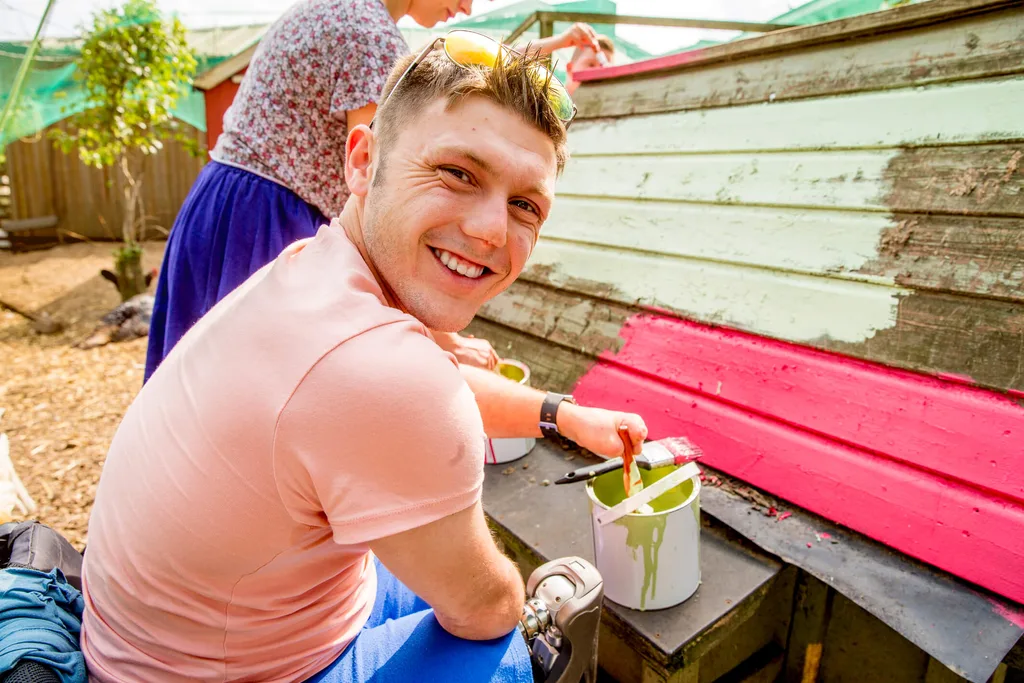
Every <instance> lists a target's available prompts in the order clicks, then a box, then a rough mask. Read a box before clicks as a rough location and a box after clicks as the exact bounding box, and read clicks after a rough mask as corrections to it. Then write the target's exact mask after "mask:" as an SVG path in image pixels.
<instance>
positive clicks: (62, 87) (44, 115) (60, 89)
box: [0, 43, 223, 147]
mask: <svg viewBox="0 0 1024 683" xmlns="http://www.w3.org/2000/svg"><path fill="white" fill-rule="evenodd" d="M27 49H28V48H27V46H26V45H22V44H17V43H0V110H2V109H3V107H4V106H6V104H7V98H8V97H10V95H11V87H12V86H13V84H14V77H15V75H16V74H17V72H18V67H19V66H20V65H21V62H22V60H23V59H24V58H25V52H26V51H27ZM77 56H78V50H77V49H76V48H75V47H70V46H69V47H63V48H57V49H52V48H47V49H42V50H39V51H37V52H36V55H35V58H34V59H33V60H32V65H31V66H30V67H29V72H28V76H27V77H26V79H25V83H24V85H23V86H22V90H21V94H20V96H19V97H18V100H17V102H16V104H15V108H14V111H13V114H12V116H11V119H10V121H8V123H7V126H6V132H5V133H3V134H2V135H0V147H2V146H4V145H7V144H8V143H10V142H12V141H14V140H18V139H21V138H31V137H34V136H37V135H39V134H40V133H41V131H42V130H44V129H45V128H47V127H48V126H51V125H53V124H54V123H57V122H58V121H61V120H62V119H65V118H67V117H68V116H71V115H72V114H75V113H77V112H79V111H82V110H83V109H84V108H85V104H86V101H85V100H86V98H85V91H84V89H83V88H82V85H81V83H80V82H79V81H78V80H76V79H75V65H74V60H75V58H76V57H77ZM221 59H223V57H220V58H215V59H206V60H202V59H200V60H199V61H200V66H199V69H198V71H199V72H200V73H201V72H202V71H204V70H206V69H209V68H210V67H211V66H213V64H215V63H216V62H217V61H220V60H221ZM183 93H184V94H183V97H182V99H180V100H178V105H177V107H176V108H175V117H176V118H178V119H181V120H182V121H184V122H185V123H187V124H189V125H190V126H194V127H196V128H198V129H199V130H203V131H205V130H206V105H205V102H204V100H203V95H202V93H200V92H195V91H193V90H192V89H191V88H185V89H184V90H183Z"/></svg>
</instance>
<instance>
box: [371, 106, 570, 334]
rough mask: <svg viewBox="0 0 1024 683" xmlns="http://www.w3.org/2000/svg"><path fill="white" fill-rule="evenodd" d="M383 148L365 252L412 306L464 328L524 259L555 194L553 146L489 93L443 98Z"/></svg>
mask: <svg viewBox="0 0 1024 683" xmlns="http://www.w3.org/2000/svg"><path fill="white" fill-rule="evenodd" d="M378 153H379V152H378ZM385 154H386V158H385V160H384V163H383V168H382V167H381V162H380V159H377V160H376V161H375V162H374V165H375V167H376V168H377V169H378V173H379V175H378V176H377V177H375V179H374V182H373V183H372V185H371V186H370V188H369V191H368V193H367V195H366V202H365V213H364V216H365V224H364V226H363V236H364V240H365V245H366V250H367V253H368V255H369V257H370V260H371V261H372V263H373V265H374V267H375V268H376V269H377V272H378V273H379V274H380V276H381V277H382V278H383V279H384V281H385V282H386V283H387V285H388V286H389V287H390V289H391V290H392V292H393V293H394V294H395V296H397V297H398V299H399V302H400V303H401V305H402V307H403V308H404V309H405V310H407V311H408V312H409V313H411V314H412V315H413V316H415V317H416V318H417V319H419V320H420V321H421V322H422V323H423V324H425V325H426V326H427V327H429V328H431V329H434V330H438V331H442V332H456V331H459V330H461V329H463V328H464V327H465V326H466V325H468V324H469V322H470V321H471V320H472V319H473V316H475V315H476V313H477V311H478V310H479V308H480V306H481V305H483V303H484V302H485V301H487V300H488V299H491V298H492V297H494V296H496V295H497V294H499V293H500V292H502V291H503V290H504V289H505V288H506V287H508V286H509V284H511V283H512V281H513V280H515V279H516V277H518V275H519V273H520V272H522V270H523V267H524V266H525V265H526V260H527V259H528V258H529V256H530V253H531V252H532V251H533V247H534V245H535V244H536V242H537V237H538V234H539V233H540V228H541V225H542V224H543V222H544V220H545V218H546V217H547V215H548V212H549V211H550V209H551V202H552V199H553V197H554V186H555V178H556V169H557V159H556V155H555V146H554V143H553V142H552V141H551V139H550V138H548V137H547V135H545V134H544V133H542V132H541V131H539V130H538V129H536V128H535V127H533V126H531V125H529V124H528V123H526V122H525V121H523V120H522V119H521V118H520V117H519V116H517V115H515V114H513V113H511V112H509V111H507V110H505V109H503V108H502V107H499V106H498V105H496V104H494V103H493V102H491V101H490V100H487V99H486V98H483V97H470V98H468V99H466V100H465V101H463V102H461V103H459V104H457V105H456V106H454V107H452V108H451V110H450V111H445V101H444V100H443V99H438V100H436V101H434V102H433V103H432V104H431V105H429V106H428V107H426V108H424V110H423V111H422V112H421V113H420V114H419V115H418V116H417V117H416V118H415V119H413V120H412V121H411V122H410V123H409V124H408V125H407V126H406V127H405V128H404V129H403V130H402V131H401V132H399V134H398V135H397V138H396V139H395V141H394V143H393V144H392V145H391V147H390V149H388V150H387V151H386V152H385Z"/></svg>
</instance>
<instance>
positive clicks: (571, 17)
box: [538, 11, 794, 33]
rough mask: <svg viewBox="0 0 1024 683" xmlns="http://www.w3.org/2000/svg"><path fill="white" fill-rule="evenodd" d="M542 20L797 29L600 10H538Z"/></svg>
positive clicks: (715, 28)
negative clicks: (605, 12)
mask: <svg viewBox="0 0 1024 683" xmlns="http://www.w3.org/2000/svg"><path fill="white" fill-rule="evenodd" d="M538 19H539V21H552V22H554V21H561V22H568V23H574V22H577V21H581V22H583V23H586V24H606V25H623V24H625V25H627V26H628V25H632V26H667V27H671V28H702V29H707V30H713V31H749V32H751V33H768V32H770V31H778V30H780V29H784V28H793V26H794V25H793V24H773V23H770V22H754V21H722V20H717V19H686V18H681V17H643V16H638V15H635V14H602V13H598V12H558V11H554V12H538Z"/></svg>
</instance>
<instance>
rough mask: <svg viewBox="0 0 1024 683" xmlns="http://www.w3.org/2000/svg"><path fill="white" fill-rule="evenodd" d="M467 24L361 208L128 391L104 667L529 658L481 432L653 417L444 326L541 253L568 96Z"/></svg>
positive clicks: (401, 89)
mask: <svg viewBox="0 0 1024 683" xmlns="http://www.w3.org/2000/svg"><path fill="white" fill-rule="evenodd" d="M460 40H464V38H460V37H459V36H456V35H454V34H449V37H448V41H447V42H446V43H444V44H442V42H441V41H438V42H437V43H435V44H434V45H433V46H432V49H428V50H426V51H425V52H424V53H423V54H421V55H420V56H419V57H417V58H416V60H414V61H413V60H409V59H407V60H405V61H404V62H402V63H401V64H399V66H398V67H396V71H395V72H394V73H393V74H392V76H391V78H390V80H389V82H388V86H387V88H388V89H387V90H386V92H388V93H389V94H388V95H387V96H386V99H385V101H384V103H383V104H382V106H381V108H380V110H379V112H378V116H377V118H376V121H375V122H374V124H373V126H374V127H373V129H371V128H369V127H366V126H357V127H355V128H354V129H353V130H352V131H351V132H350V133H349V136H348V140H347V147H346V161H345V180H346V183H347V185H348V187H349V188H350V190H351V192H352V196H351V198H350V199H349V200H348V202H347V204H346V205H345V208H344V211H343V212H342V214H341V216H340V217H339V218H338V219H336V220H334V221H333V222H332V223H331V224H330V225H325V226H323V227H322V228H321V229H320V230H319V232H318V233H317V234H316V236H315V237H312V238H310V239H308V240H304V241H301V242H298V243H296V244H293V245H292V246H290V247H289V248H288V249H286V251H285V252H284V253H283V254H282V255H281V256H280V257H279V258H277V259H276V260H275V261H274V262H272V263H270V264H268V265H267V266H265V267H264V268H262V269H261V270H260V271H258V272H257V273H256V274H255V275H253V276H252V277H251V278H250V279H249V280H247V281H246V282H245V283H244V284H243V285H241V286H240V287H239V288H238V289H236V290H235V291H233V292H232V293H231V294H230V295H228V296H227V297H226V298H225V299H223V300H222V301H221V302H220V303H219V304H217V306H215V307H214V308H213V309H212V310H211V311H210V313H209V314H208V315H206V316H205V317H204V318H203V319H201V320H200V321H199V323H198V324H196V326H195V327H193V328H192V329H191V330H190V331H189V332H188V333H187V334H186V335H185V336H184V337H183V338H182V340H181V342H180V343H179V344H177V345H176V346H175V348H174V349H173V351H172V352H171V353H170V354H169V355H168V356H167V358H166V360H165V361H164V362H163V363H162V364H161V366H160V368H159V369H158V370H157V371H156V373H155V374H154V375H153V376H152V378H151V379H150V381H149V382H148V383H147V384H146V385H145V387H144V388H143V390H142V392H141V393H140V394H139V395H138V397H137V398H136V400H135V402H134V403H133V404H132V406H131V407H130V409H129V410H128V413H127V414H126V416H125V418H124V420H123V422H122V424H121V425H120V427H119V429H118V431H117V434H116V436H115V438H114V441H113V443H112V445H111V449H110V452H109V455H108V457H107V461H106V465H105V467H104V471H103V475H102V478H101V481H100V485H99V489H98V491H97V496H96V502H95V505H94V508H93V514H92V519H91V523H90V530H89V548H88V552H87V553H86V557H85V569H84V593H85V599H86V613H85V619H84V625H83V632H82V647H83V650H84V652H85V655H86V658H87V662H88V665H89V669H90V675H91V677H92V678H93V679H94V680H97V681H103V682H107V681H147V683H160V682H163V681H185V680H189V681H194V680H200V681H306V680H312V681H357V680H358V681H363V680H370V679H373V680H433V681H436V680H459V681H470V680H472V681H486V680H502V681H516V680H523V681H528V680H531V673H530V665H529V659H528V655H527V648H526V644H525V641H524V640H523V639H522V637H521V636H520V635H519V634H518V632H516V631H515V630H514V629H515V626H516V624H517V622H518V619H519V617H520V615H521V612H522V607H523V601H524V594H523V593H524V590H523V582H522V579H521V578H520V576H519V572H518V570H517V568H516V567H515V566H514V565H513V563H512V562H510V561H509V560H508V559H507V558H505V557H504V556H503V555H502V554H501V552H499V550H498V548H497V547H496V546H495V544H494V541H493V540H492V538H491V536H490V533H489V531H488V528H487V525H486V523H485V519H484V515H483V512H482V508H481V505H480V493H481V484H482V480H483V442H484V433H485V432H484V430H485V429H486V433H487V434H488V435H490V436H492V437H511V436H540V435H541V433H542V429H541V423H544V425H545V426H544V431H546V430H550V429H553V428H554V427H552V425H557V431H559V432H561V433H562V434H564V435H565V436H566V437H568V438H570V439H573V440H575V441H576V442H578V443H580V444H581V445H583V446H585V447H587V448H589V449H591V450H593V451H595V452H597V453H600V454H603V455H606V456H615V455H619V454H620V453H621V450H622V447H621V443H620V441H619V439H618V437H617V435H616V431H617V428H618V426H619V425H620V424H622V423H625V424H626V425H627V426H628V427H629V430H630V435H631V437H632V439H633V441H634V443H635V444H636V445H637V446H639V444H640V443H641V442H642V441H643V439H644V438H645V436H646V428H645V426H644V424H643V421H642V420H641V419H640V418H639V417H638V416H636V415H629V414H622V413H614V412H609V411H605V410H601V409H599V408H593V407H582V406H577V405H575V404H574V403H573V402H572V401H565V400H563V398H564V397H560V396H557V395H551V394H544V393H542V392H539V391H536V390H533V389H530V388H527V387H522V386H520V385H518V384H516V383H514V382H509V381H507V380H505V379H504V378H501V377H500V376H498V375H496V374H494V373H491V372H487V371H485V370H481V369H478V368H472V367H460V366H459V365H458V363H457V362H456V360H455V358H454V357H453V356H452V355H451V354H449V353H447V352H445V351H443V350H442V349H441V348H440V347H439V346H438V345H437V344H436V343H435V342H434V341H433V340H432V338H431V336H430V332H429V331H428V328H429V329H435V330H441V331H455V330H460V329H462V328H463V327H464V326H465V325H466V324H467V323H468V322H469V321H470V320H471V319H472V317H473V316H474V315H475V314H476V312H477V310H478V309H479V307H480V306H481V304H483V303H484V302H485V301H487V300H488V299H490V298H492V297H494V296H495V295H497V294H498V293H499V292H501V291H502V290H504V289H505V288H506V287H507V286H508V285H509V284H510V283H511V282H512V281H513V280H515V278H516V277H517V276H518V275H519V273H520V272H521V271H522V269H523V267H524V265H525V263H526V261H527V259H528V257H529V256H530V252H531V251H532V249H533V247H534V245H535V244H536V241H537V237H538V233H539V231H540V229H541V226H542V224H543V223H544V219H545V217H546V216H547V215H548V212H549V210H550V208H551V203H552V199H553V194H554V183H555V178H556V175H557V173H558V171H559V170H560V169H561V167H562V165H563V164H564V162H565V119H566V118H567V117H571V102H568V103H567V99H568V96H567V95H565V94H564V90H562V89H561V88H560V86H558V84H557V83H555V82H549V81H548V80H547V79H546V78H543V77H541V78H538V75H541V76H543V68H542V67H541V66H540V65H539V63H537V62H535V61H532V60H531V59H530V58H510V59H509V60H508V62H507V63H506V62H505V61H503V60H501V59H498V60H497V62H496V66H494V68H489V67H488V66H486V63H487V62H488V59H487V54H488V53H487V51H486V50H487V49H490V48H488V47H487V46H486V45H476V46H473V45H469V46H468V47H467V45H466V44H465V43H464V42H462V43H460V42H459V41H460ZM459 45H461V46H462V49H458V48H459ZM496 53H497V48H496V47H495V48H494V53H492V58H493V56H494V54H496ZM491 61H492V62H493V61H494V60H493V59H491ZM410 65H411V66H412V67H414V68H407V67H410ZM402 74H404V75H402ZM400 75H401V77H399V76H400Z"/></svg>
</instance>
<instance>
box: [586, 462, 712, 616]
mask: <svg viewBox="0 0 1024 683" xmlns="http://www.w3.org/2000/svg"><path fill="white" fill-rule="evenodd" d="M675 469H676V468H675V467H674V466H673V467H659V468H658V469H654V470H644V469H641V470H640V477H641V478H642V479H643V482H644V487H648V486H650V485H651V484H653V483H654V482H656V481H658V480H659V479H661V478H662V477H667V476H668V475H669V474H671V473H672V472H673V471H675ZM593 487H594V495H595V496H596V497H597V499H598V500H599V501H601V502H602V503H604V504H605V505H607V506H608V507H613V506H615V505H617V504H619V503H621V502H622V501H623V500H625V498H626V491H625V489H623V486H622V471H621V470H616V471H614V472H607V473H605V474H602V475H601V476H599V477H597V478H595V479H594V481H593ZM691 493H693V482H692V481H690V480H687V481H684V482H683V483H681V484H680V485H679V486H676V487H675V488H672V489H669V490H668V491H666V492H665V493H663V494H661V495H660V496H658V497H657V498H655V499H654V500H652V501H651V503H650V505H651V507H652V508H653V509H654V512H655V514H653V515H652V514H640V513H636V512H634V513H632V514H628V515H626V516H624V517H620V518H619V519H617V520H615V524H618V525H620V526H624V527H626V545H627V546H628V547H629V548H630V549H631V550H632V553H633V559H634V560H636V558H637V554H638V553H643V561H644V585H643V590H642V592H641V594H640V609H646V608H647V600H648V593H649V597H650V598H651V599H653V598H654V596H655V594H656V592H657V588H658V555H659V551H660V550H661V544H662V541H664V540H665V527H666V525H667V524H668V514H665V513H668V512H669V511H670V510H672V509H674V508H677V507H679V506H680V505H682V504H683V503H685V502H686V500H687V498H689V497H690V494H691ZM693 507H695V508H697V501H694V504H693ZM694 514H696V515H698V521H699V515H700V509H699V508H697V511H696V512H695V513H694Z"/></svg>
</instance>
